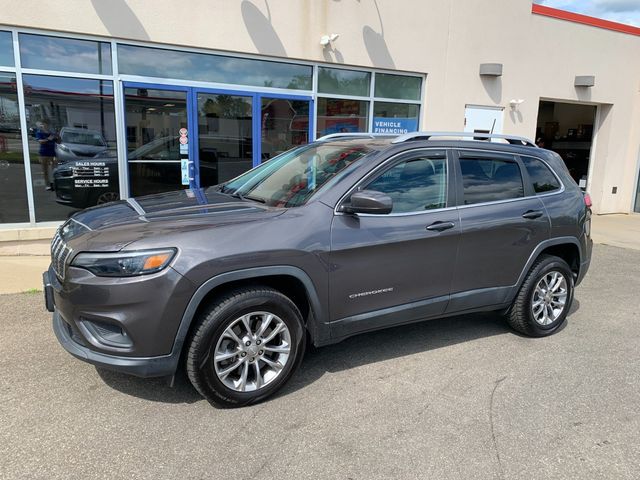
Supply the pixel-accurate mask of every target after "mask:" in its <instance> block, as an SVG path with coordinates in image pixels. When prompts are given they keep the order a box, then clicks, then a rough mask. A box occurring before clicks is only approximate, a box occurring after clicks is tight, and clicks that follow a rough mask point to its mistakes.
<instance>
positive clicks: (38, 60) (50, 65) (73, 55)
mask: <svg viewBox="0 0 640 480" xmlns="http://www.w3.org/2000/svg"><path fill="white" fill-rule="evenodd" d="M19 43H20V61H21V62H22V67H23V68H38V69H41V70H58V71H63V72H79V73H101V74H105V75H111V44H109V43H106V42H94V41H92V40H78V39H75V38H61V37H47V36H44V35H32V34H29V33H21V34H20V35H19Z"/></svg>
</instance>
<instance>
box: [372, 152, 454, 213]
mask: <svg viewBox="0 0 640 480" xmlns="http://www.w3.org/2000/svg"><path fill="white" fill-rule="evenodd" d="M366 189H367V190H376V191H378V192H382V193H386V194H387V195H389V196H390V197H391V199H392V200H393V210H392V213H408V212H423V211H425V210H433V209H436V208H444V207H446V206H447V171H446V159H445V158H428V157H424V158H414V159H411V160H407V161H405V162H401V163H399V164H398V165H396V166H394V167H392V168H390V169H389V170H387V171H386V172H384V173H383V174H382V175H380V176H379V177H378V178H377V179H375V180H374V181H373V182H371V183H370V184H369V185H367V187H366Z"/></svg>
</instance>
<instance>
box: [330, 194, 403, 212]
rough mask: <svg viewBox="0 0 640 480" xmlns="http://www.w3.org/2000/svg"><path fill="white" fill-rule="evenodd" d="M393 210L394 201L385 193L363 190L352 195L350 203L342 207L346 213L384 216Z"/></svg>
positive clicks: (341, 209) (342, 210)
mask: <svg viewBox="0 0 640 480" xmlns="http://www.w3.org/2000/svg"><path fill="white" fill-rule="evenodd" d="M391 210H393V200H391V197H390V196H389V195H387V194H385V193H382V192H377V191H375V190H362V191H360V192H356V193H354V194H353V195H351V199H350V203H348V204H346V205H342V206H341V207H340V211H341V212H345V213H371V214H377V215H384V214H387V213H391Z"/></svg>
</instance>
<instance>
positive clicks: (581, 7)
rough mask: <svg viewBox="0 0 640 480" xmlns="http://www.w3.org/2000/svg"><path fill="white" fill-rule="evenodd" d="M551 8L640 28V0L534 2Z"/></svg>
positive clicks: (556, 0) (553, 0) (548, 0)
mask: <svg viewBox="0 0 640 480" xmlns="http://www.w3.org/2000/svg"><path fill="white" fill-rule="evenodd" d="M534 1H535V3H541V4H543V5H547V6H549V7H554V8H561V9H562V10H569V11H570V12H576V13H583V14H585V15H591V16H592V17H599V18H604V19H607V20H611V21H614V22H620V23H626V24H628V25H635V26H636V27H640V0H534Z"/></svg>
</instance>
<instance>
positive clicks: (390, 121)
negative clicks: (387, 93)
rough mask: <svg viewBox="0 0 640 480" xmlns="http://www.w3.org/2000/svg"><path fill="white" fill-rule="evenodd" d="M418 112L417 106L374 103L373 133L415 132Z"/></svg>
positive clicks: (418, 107)
mask: <svg viewBox="0 0 640 480" xmlns="http://www.w3.org/2000/svg"><path fill="white" fill-rule="evenodd" d="M419 112H420V106H419V105H413V104H410V103H391V102H375V103H374V104H373V133H393V134H403V133H408V132H416V131H417V130H418V114H419Z"/></svg>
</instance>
